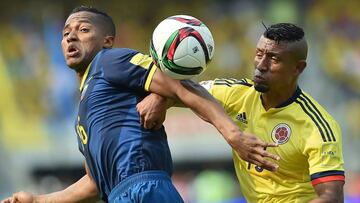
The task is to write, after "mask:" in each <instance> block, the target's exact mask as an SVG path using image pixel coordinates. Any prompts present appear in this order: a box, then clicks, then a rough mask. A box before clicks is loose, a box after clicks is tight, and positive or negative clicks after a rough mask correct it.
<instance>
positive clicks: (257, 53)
mask: <svg viewBox="0 0 360 203" xmlns="http://www.w3.org/2000/svg"><path fill="white" fill-rule="evenodd" d="M263 55H264V54H263V53H261V52H256V57H257V58H262V57H263Z"/></svg>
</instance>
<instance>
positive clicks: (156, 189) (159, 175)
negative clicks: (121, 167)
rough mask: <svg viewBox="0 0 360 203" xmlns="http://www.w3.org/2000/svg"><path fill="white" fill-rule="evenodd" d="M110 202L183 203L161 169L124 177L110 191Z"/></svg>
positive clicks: (167, 176)
mask: <svg viewBox="0 0 360 203" xmlns="http://www.w3.org/2000/svg"><path fill="white" fill-rule="evenodd" d="M108 201H109V202H110V203H184V200H183V199H182V198H181V196H180V194H179V193H178V192H177V190H176V188H175V187H174V185H173V184H172V183H171V179H170V177H169V175H168V174H167V173H165V172H163V171H145V172H142V173H138V174H136V175H133V176H131V177H129V178H127V179H125V180H124V181H123V182H122V183H120V184H119V185H118V186H116V187H115V188H114V189H113V190H112V191H111V193H110V195H109V198H108Z"/></svg>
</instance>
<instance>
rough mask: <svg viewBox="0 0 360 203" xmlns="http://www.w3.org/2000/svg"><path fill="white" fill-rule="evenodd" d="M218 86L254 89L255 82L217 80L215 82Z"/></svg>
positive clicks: (246, 80) (232, 79)
mask: <svg viewBox="0 0 360 203" xmlns="http://www.w3.org/2000/svg"><path fill="white" fill-rule="evenodd" d="M214 85H216V86H227V87H239V86H240V87H252V86H253V85H254V82H253V81H252V80H250V79H247V78H243V79H235V78H216V79H215V80H214Z"/></svg>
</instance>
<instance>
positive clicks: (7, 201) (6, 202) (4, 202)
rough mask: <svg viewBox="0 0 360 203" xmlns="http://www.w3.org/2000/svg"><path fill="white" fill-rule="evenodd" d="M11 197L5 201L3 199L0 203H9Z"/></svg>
mask: <svg viewBox="0 0 360 203" xmlns="http://www.w3.org/2000/svg"><path fill="white" fill-rule="evenodd" d="M11 199H12V198H11V197H9V198H7V199H4V200H2V201H1V203H11Z"/></svg>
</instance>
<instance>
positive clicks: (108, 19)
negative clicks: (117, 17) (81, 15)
mask: <svg viewBox="0 0 360 203" xmlns="http://www.w3.org/2000/svg"><path fill="white" fill-rule="evenodd" d="M81 11H86V12H90V13H95V14H97V15H100V16H101V17H102V18H103V19H104V22H105V23H106V25H105V27H106V28H107V29H108V32H109V33H108V34H110V35H111V36H114V37H115V34H116V29H115V24H114V21H113V19H112V18H111V17H110V16H109V15H108V14H107V13H105V12H103V11H100V10H98V9H96V8H93V7H90V6H78V7H76V8H74V9H73V10H72V11H71V13H70V14H69V16H70V15H71V14H74V13H77V12H81Z"/></svg>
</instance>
